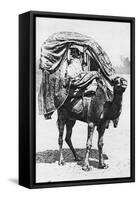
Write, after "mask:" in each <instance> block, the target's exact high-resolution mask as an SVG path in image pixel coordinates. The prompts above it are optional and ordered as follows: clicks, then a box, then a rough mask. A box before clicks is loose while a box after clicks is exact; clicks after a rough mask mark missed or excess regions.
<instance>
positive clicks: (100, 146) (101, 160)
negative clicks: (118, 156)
mask: <svg viewBox="0 0 138 200" xmlns="http://www.w3.org/2000/svg"><path fill="white" fill-rule="evenodd" d="M105 126H106V124H103V125H102V126H100V127H98V129H97V130H98V150H99V168H100V169H106V168H108V165H106V164H105V163H104V158H103V145H104V143H103V136H104V132H105Z"/></svg>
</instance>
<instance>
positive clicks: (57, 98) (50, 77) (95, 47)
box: [38, 32, 114, 118]
mask: <svg viewBox="0 0 138 200" xmlns="http://www.w3.org/2000/svg"><path fill="white" fill-rule="evenodd" d="M74 45H79V46H81V47H83V48H84V49H87V51H89V54H90V55H91V56H92V58H93V59H94V60H95V62H96V63H97V64H98V66H99V69H101V70H100V71H101V73H102V74H103V76H104V77H105V78H106V79H107V80H109V79H110V76H112V75H113V74H114V69H113V66H112V63H111V61H110V60H109V58H108V56H107V54H106V53H105V52H104V51H103V49H102V48H101V47H100V45H99V44H98V43H97V42H95V41H94V40H93V39H92V38H90V37H87V36H84V35H81V34H79V33H75V32H60V33H55V34H53V35H52V36H50V37H49V38H48V39H47V40H46V41H45V42H44V44H43V45H42V48H41V56H40V69H41V70H42V82H41V85H40V90H39V95H38V104H39V113H40V114H43V115H45V117H46V115H47V114H48V115H49V114H52V113H53V112H54V111H55V110H56V109H58V108H59V107H60V106H61V105H63V103H64V102H65V100H66V99H67V97H68V94H69V90H70V85H71V84H72V85H74V86H76V87H79V88H81V87H85V86H86V85H88V84H89V83H90V82H91V81H92V80H93V78H95V77H96V76H98V72H96V74H93V73H85V74H84V75H83V73H82V74H80V78H79V79H76V80H71V78H70V77H68V75H67V74H66V72H65V68H66V67H67V65H68V61H67V59H68V50H69V48H71V46H74ZM48 118H49V116H48Z"/></svg>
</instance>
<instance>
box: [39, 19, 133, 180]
mask: <svg viewBox="0 0 138 200" xmlns="http://www.w3.org/2000/svg"><path fill="white" fill-rule="evenodd" d="M35 27H36V30H35V31H36V34H35V36H36V37H35V42H36V49H35V54H36V56H35V57H36V60H35V62H36V69H35V71H36V83H35V84H36V105H35V107H36V109H35V110H36V113H35V116H36V117H35V118H36V125H35V126H36V138H35V145H36V149H35V150H36V152H35V154H36V155H35V159H36V160H35V162H36V163H35V165H36V166H35V169H36V171H35V178H36V180H35V182H36V183H48V182H62V181H81V180H97V179H100V180H102V179H103V180H104V179H112V178H127V177H130V176H131V165H130V160H131V153H130V152H131V146H130V145H131V141H130V140H131V128H130V126H131V105H130V104H131V102H130V99H131V81H130V80H131V78H130V77H131V24H130V23H129V22H119V21H107V20H105V21H104V20H101V21H100V20H86V19H85V20H82V19H64V18H54V17H53V18H50V17H39V16H38V17H36V20H35Z"/></svg>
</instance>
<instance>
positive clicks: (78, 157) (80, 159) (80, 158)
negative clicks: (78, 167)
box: [74, 156, 82, 162]
mask: <svg viewBox="0 0 138 200" xmlns="http://www.w3.org/2000/svg"><path fill="white" fill-rule="evenodd" d="M74 160H75V161H76V162H77V161H82V157H81V156H77V157H76V158H75V159H74Z"/></svg>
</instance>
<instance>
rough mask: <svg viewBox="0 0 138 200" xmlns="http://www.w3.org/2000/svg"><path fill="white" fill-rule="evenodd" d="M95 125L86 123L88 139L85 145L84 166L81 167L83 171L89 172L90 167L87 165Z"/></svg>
mask: <svg viewBox="0 0 138 200" xmlns="http://www.w3.org/2000/svg"><path fill="white" fill-rule="evenodd" d="M94 128H95V125H94V124H93V123H92V122H91V123H88V137H87V143H86V156H85V161H84V166H83V167H82V169H83V170H85V171H89V170H90V169H91V168H90V165H89V154H90V150H91V147H92V138H93V132H94Z"/></svg>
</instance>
